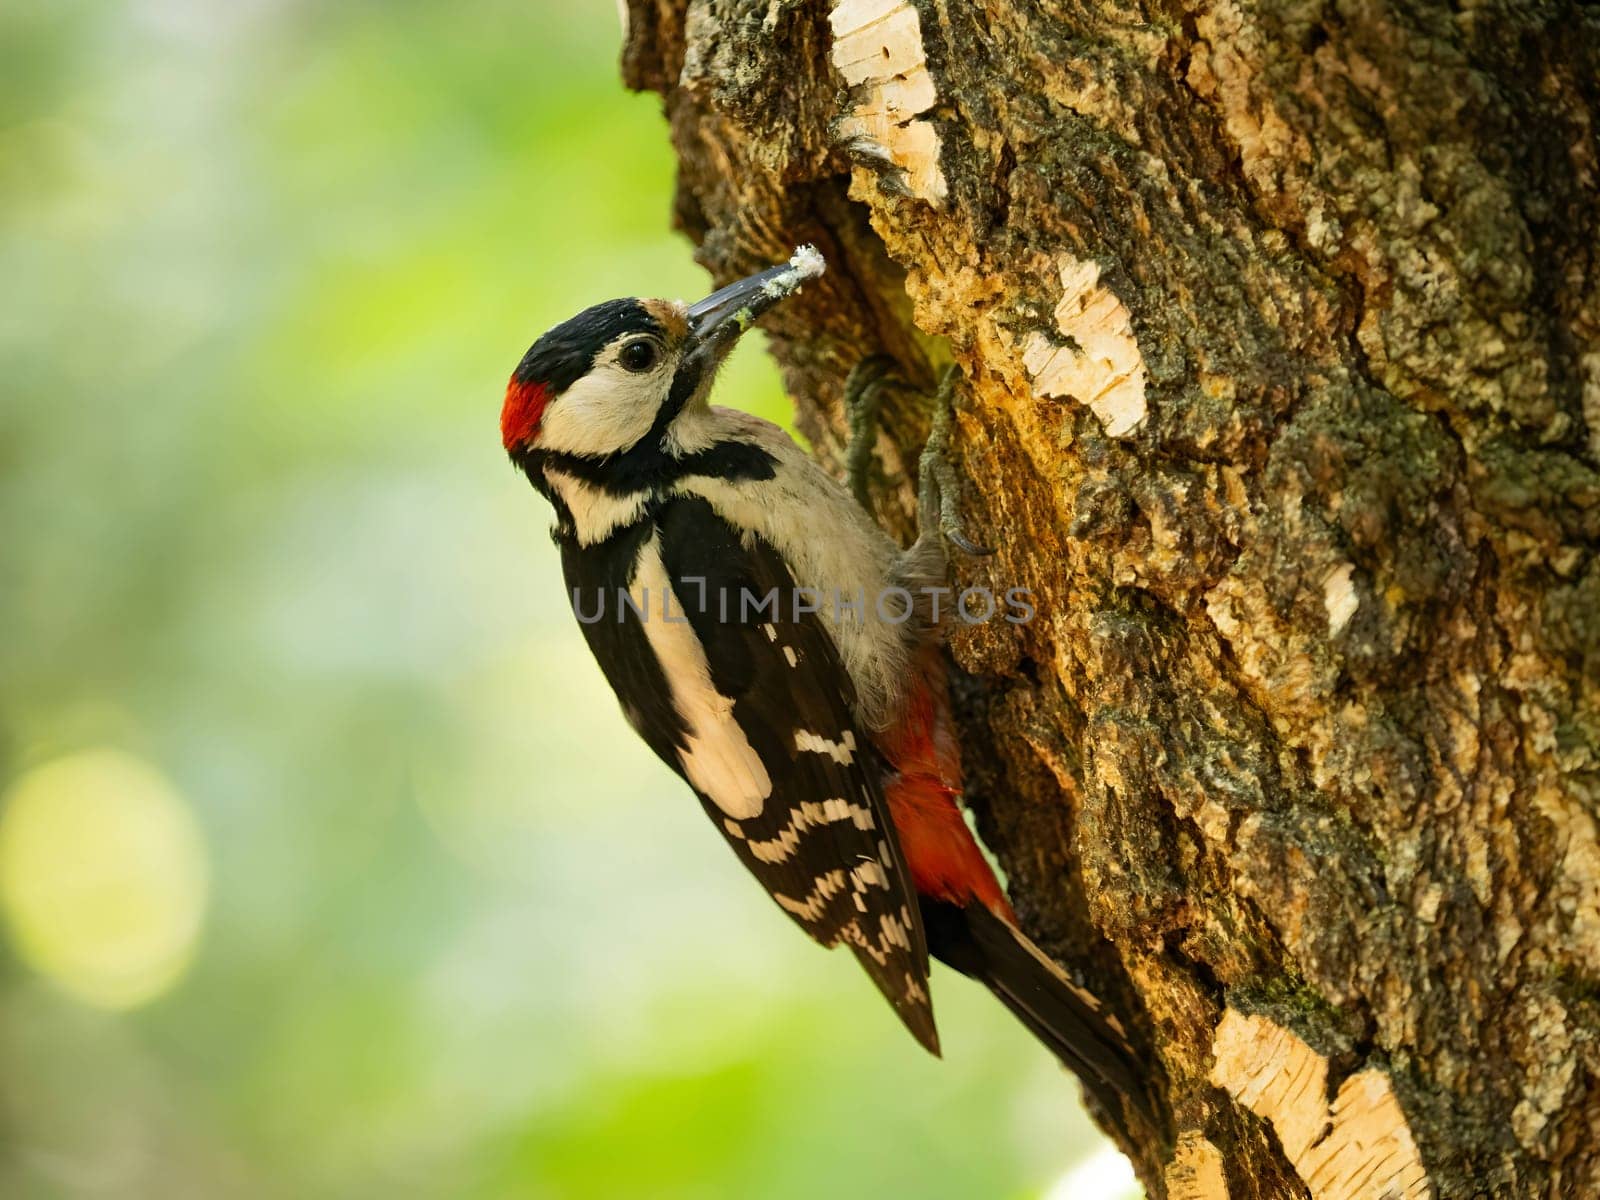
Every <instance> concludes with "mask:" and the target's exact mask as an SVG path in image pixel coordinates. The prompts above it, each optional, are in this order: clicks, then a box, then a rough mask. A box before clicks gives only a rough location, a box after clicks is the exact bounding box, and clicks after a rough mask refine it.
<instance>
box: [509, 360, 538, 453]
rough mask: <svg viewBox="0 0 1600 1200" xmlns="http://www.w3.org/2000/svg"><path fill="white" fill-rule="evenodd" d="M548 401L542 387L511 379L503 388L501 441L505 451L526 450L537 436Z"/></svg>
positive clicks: (514, 377) (515, 378)
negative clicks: (522, 448) (523, 448)
mask: <svg viewBox="0 0 1600 1200" xmlns="http://www.w3.org/2000/svg"><path fill="white" fill-rule="evenodd" d="M548 399H549V396H548V395H547V393H546V389H545V386H544V384H542V383H523V382H522V381H521V380H520V379H518V378H517V377H516V376H515V375H513V376H512V377H511V382H510V383H508V384H506V402H505V404H504V405H502V406H501V408H500V440H501V442H502V443H504V445H505V448H506V449H507V450H515V449H517V448H518V447H519V446H525V445H527V444H528V443H529V442H530V441H532V440H533V439H534V437H536V436H537V435H538V433H539V422H540V421H541V420H543V419H544V406H545V402H546V401H547V400H548Z"/></svg>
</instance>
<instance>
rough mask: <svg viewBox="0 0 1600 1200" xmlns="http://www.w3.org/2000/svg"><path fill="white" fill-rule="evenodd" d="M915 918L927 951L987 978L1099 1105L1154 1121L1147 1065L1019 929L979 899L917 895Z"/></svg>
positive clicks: (975, 976)
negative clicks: (966, 901) (960, 901)
mask: <svg viewBox="0 0 1600 1200" xmlns="http://www.w3.org/2000/svg"><path fill="white" fill-rule="evenodd" d="M922 920H923V925H924V927H925V928H926V930H927V934H928V949H929V950H930V951H931V952H932V954H933V955H934V957H935V958H937V959H939V960H940V961H941V962H943V963H945V964H946V965H947V966H950V967H952V968H954V969H955V970H957V971H960V972H961V973H962V974H963V975H966V976H969V977H970V978H973V979H976V980H978V981H979V982H980V983H982V984H984V985H985V986H987V987H988V988H989V990H990V991H992V992H993V993H994V994H995V996H996V997H997V998H998V999H999V1000H1000V1002H1001V1003H1002V1004H1004V1005H1005V1006H1006V1007H1007V1008H1009V1009H1010V1010H1011V1012H1012V1013H1013V1014H1014V1015H1015V1016H1016V1017H1017V1019H1018V1020H1020V1021H1021V1022H1022V1023H1023V1025H1025V1026H1026V1027H1027V1029H1028V1031H1029V1032H1030V1033H1032V1034H1033V1035H1034V1036H1035V1037H1036V1038H1038V1039H1039V1040H1040V1041H1041V1042H1043V1043H1044V1045H1046V1046H1047V1047H1049V1049H1050V1050H1051V1052H1052V1053H1054V1054H1055V1056H1056V1057H1057V1058H1059V1059H1060V1060H1061V1062H1062V1063H1063V1064H1064V1065H1065V1066H1067V1067H1069V1068H1071V1070H1072V1071H1073V1073H1074V1074H1076V1075H1077V1076H1078V1078H1079V1079H1081V1080H1082V1081H1083V1084H1084V1086H1085V1087H1086V1088H1088V1089H1089V1090H1090V1092H1091V1093H1093V1094H1094V1096H1095V1097H1096V1099H1098V1100H1099V1102H1100V1103H1101V1105H1102V1106H1104V1107H1105V1108H1106V1109H1107V1110H1109V1111H1110V1112H1111V1113H1113V1114H1120V1113H1121V1112H1122V1109H1123V1106H1124V1105H1125V1104H1126V1105H1130V1106H1132V1107H1133V1108H1134V1109H1135V1110H1137V1111H1138V1112H1140V1113H1141V1114H1143V1116H1144V1118H1145V1120H1146V1121H1147V1122H1150V1123H1153V1119H1152V1115H1151V1112H1150V1101H1149V1099H1148V1096H1149V1090H1148V1075H1149V1071H1148V1069H1147V1067H1146V1064H1145V1063H1144V1062H1143V1061H1142V1060H1141V1058H1140V1056H1139V1055H1138V1054H1137V1053H1136V1052H1135V1051H1134V1049H1133V1047H1132V1045H1131V1044H1130V1043H1129V1041H1128V1038H1127V1036H1126V1034H1125V1033H1124V1032H1123V1029H1122V1027H1121V1025H1120V1024H1119V1023H1118V1022H1117V1019H1116V1017H1114V1016H1112V1015H1111V1014H1109V1013H1107V1012H1105V1011H1104V1010H1103V1009H1102V1008H1101V1005H1100V1003H1099V1001H1098V1000H1096V999H1095V997H1094V996H1092V995H1091V994H1090V993H1088V992H1086V991H1085V990H1084V989H1083V988H1081V987H1079V986H1078V985H1077V984H1075V983H1073V982H1072V981H1071V980H1070V979H1068V978H1067V976H1066V974H1065V973H1064V972H1063V971H1062V970H1061V968H1060V967H1058V966H1056V964H1055V963H1053V962H1051V961H1050V959H1049V958H1048V957H1046V956H1045V954H1044V953H1043V951H1041V950H1040V949H1039V948H1038V947H1037V946H1035V945H1034V944H1033V943H1032V942H1031V941H1029V940H1028V938H1027V936H1026V935H1025V934H1023V933H1022V932H1021V931H1020V930H1018V929H1016V928H1015V927H1014V926H1012V925H1010V924H1008V923H1007V922H1006V921H1004V920H1002V919H1001V918H1000V917H998V916H996V915H995V914H994V913H993V912H991V911H989V909H987V908H985V907H984V906H983V905H981V904H972V905H967V906H965V907H961V906H957V905H954V904H948V903H945V902H943V901H939V900H930V899H929V898H927V897H923V898H922Z"/></svg>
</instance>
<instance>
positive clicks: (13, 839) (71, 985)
mask: <svg viewBox="0 0 1600 1200" xmlns="http://www.w3.org/2000/svg"><path fill="white" fill-rule="evenodd" d="M208 878H209V873H208V870H207V860H206V849H205V843H204V841H203V840H202V838H201V836H200V831H199V828H198V827H197V825H196V824H195V821H194V818H193V816H192V815H191V814H190V812H189V809H188V807H187V806H186V805H185V803H184V801H183V799H182V797H181V796H179V795H178V792H177V790H176V789H175V788H174V787H173V786H172V784H171V783H169V782H168V781H167V780H166V779H165V778H164V777H163V776H162V775H161V774H160V773H158V772H157V771H156V770H154V769H153V768H152V767H150V766H149V765H148V764H146V763H144V762H142V761H140V760H139V759H137V758H133V757H132V756H130V755H127V754H123V753H120V752H117V751H111V750H90V751H84V752H82V753H78V754H74V755H71V756H70V757H67V758H61V759H57V760H55V761H53V762H50V763H46V764H45V765H43V766H40V767H36V768H34V769H33V770H31V771H28V772H26V773H25V774H23V775H22V776H21V777H19V778H18V779H17V780H16V782H15V783H14V784H12V786H11V788H10V790H9V792H8V793H7V794H6V796H5V799H4V803H3V805H0V909H3V910H4V913H5V918H6V924H7V926H8V927H9V930H10V933H11V938H12V941H13V943H14V944H15V946H16V948H17V951H18V953H19V954H20V955H21V957H22V958H23V959H24V960H25V961H26V962H27V963H28V964H29V965H30V966H32V967H33V968H34V969H35V970H37V971H39V972H40V973H41V974H43V975H46V976H48V977H49V978H50V979H52V980H54V981H55V982H56V983H58V984H60V985H61V986H62V987H63V988H65V989H66V990H67V991H69V992H71V993H72V994H73V995H75V996H77V997H78V998H79V999H81V1000H84V1001H86V1002H88V1003H90V1004H93V1005H96V1006H98V1007H102V1008H116V1009H122V1008H133V1007H135V1006H137V1005H140V1004H145V1003H148V1002H149V1001H151V1000H154V999H155V998H156V997H158V996H160V995H161V994H162V993H164V992H166V991H167V990H168V989H169V988H171V987H172V985H173V984H174V983H176V982H177V980H178V978H179V977H180V976H181V975H182V974H183V972H184V969H185V968H186V967H187V966H188V964H189V961H190V960H191V958H192V957H193V956H194V949H195V943H196V941H197V939H198V937H199V934H200V927H201V924H202V922H203V920H204V917H205V908H206V895H207V891H208Z"/></svg>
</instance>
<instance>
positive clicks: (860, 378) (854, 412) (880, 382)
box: [844, 354, 907, 512]
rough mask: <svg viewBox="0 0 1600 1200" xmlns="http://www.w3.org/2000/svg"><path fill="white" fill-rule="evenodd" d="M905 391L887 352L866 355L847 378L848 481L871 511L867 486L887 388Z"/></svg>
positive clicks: (846, 448) (846, 478) (904, 385)
mask: <svg viewBox="0 0 1600 1200" xmlns="http://www.w3.org/2000/svg"><path fill="white" fill-rule="evenodd" d="M896 389H899V390H906V389H907V384H906V382H905V380H903V379H901V378H900V376H898V375H897V374H895V370H894V359H892V358H890V357H889V356H888V355H886V354H873V355H870V356H868V357H867V358H863V359H862V360H861V361H860V362H858V363H857V364H856V365H855V367H854V368H853V369H852V370H851V372H850V375H849V377H848V378H846V379H845V381H844V415H845V421H846V422H847V423H848V425H849V428H850V443H849V445H848V446H846V447H845V453H844V467H845V480H846V482H848V483H849V485H850V494H851V495H852V496H854V497H855V498H856V503H857V504H859V505H861V507H862V508H864V509H866V510H867V511H868V512H871V511H872V495H871V491H870V489H869V487H868V482H869V477H870V475H871V473H872V448H873V446H874V445H876V444H877V441H878V417H879V414H880V413H881V412H882V411H883V394H884V392H885V391H893V390H896Z"/></svg>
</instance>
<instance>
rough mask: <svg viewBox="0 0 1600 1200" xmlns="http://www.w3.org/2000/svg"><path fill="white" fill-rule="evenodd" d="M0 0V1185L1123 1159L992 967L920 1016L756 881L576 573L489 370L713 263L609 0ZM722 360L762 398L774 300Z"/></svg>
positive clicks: (767, 405) (1029, 1168) (942, 1167)
mask: <svg viewBox="0 0 1600 1200" xmlns="http://www.w3.org/2000/svg"><path fill="white" fill-rule="evenodd" d="M0 35H3V36H0V279H3V281H4V289H5V297H6V299H5V303H4V305H3V307H0V365H3V375H0V379H3V381H4V382H3V385H0V386H3V396H4V400H3V408H0V538H3V551H0V621H3V629H4V637H3V639H0V785H3V787H4V795H3V797H0V806H3V807H0V910H3V914H4V918H5V931H6V939H5V949H4V953H3V956H0V1196H3V1197H6V1198H7V1200H23V1198H31V1197H57V1196H61V1197H145V1196H150V1197H188V1196H206V1197H212V1196H216V1197H221V1196H227V1197H254V1196H263V1197H266V1196H270V1197H360V1196H380V1195H381V1196H385V1197H401V1196H419V1197H435V1196H437V1197H496V1198H498V1197H521V1196H527V1197H574V1198H580V1197H605V1198H611V1197H685V1198H687V1197H721V1196H741V1197H745V1196H748V1197H779V1198H782V1197H810V1196H816V1195H828V1196H841V1197H858V1196H859V1197H867V1196H885V1195H889V1196H916V1197H934V1198H937V1197H1013V1196H1015V1197H1042V1196H1051V1197H1056V1198H1064V1197H1067V1196H1074V1197H1093V1196H1100V1195H1107V1196H1109V1195H1117V1194H1121V1193H1123V1192H1124V1191H1126V1190H1127V1189H1126V1185H1125V1184H1122V1183H1119V1182H1118V1180H1120V1179H1124V1178H1125V1177H1126V1176H1125V1168H1122V1167H1121V1166H1120V1160H1117V1159H1116V1158H1115V1157H1114V1156H1109V1155H1107V1154H1106V1153H1105V1152H1104V1150H1103V1145H1104V1144H1103V1143H1102V1142H1101V1141H1100V1140H1099V1139H1098V1137H1097V1135H1096V1134H1095V1133H1094V1132H1093V1131H1092V1130H1091V1129H1090V1127H1089V1126H1088V1124H1087V1122H1086V1120H1085V1119H1084V1117H1083V1116H1082V1113H1081V1110H1080V1107H1079V1101H1078V1089H1077V1086H1076V1084H1075V1083H1074V1082H1072V1081H1071V1080H1070V1079H1069V1078H1067V1077H1065V1076H1064V1075H1062V1074H1061V1073H1060V1072H1059V1071H1058V1070H1057V1069H1056V1067H1055V1066H1054V1065H1053V1063H1052V1062H1051V1061H1050V1060H1049V1058H1048V1056H1047V1055H1046V1054H1045V1053H1044V1052H1043V1051H1042V1050H1040V1049H1039V1048H1038V1047H1036V1046H1035V1045H1034V1044H1033V1043H1031V1042H1030V1041H1029V1039H1028V1038H1027V1037H1026V1036H1025V1035H1024V1034H1023V1033H1022V1032H1021V1030H1020V1029H1019V1028H1017V1027H1016V1026H1014V1025H1013V1023H1012V1022H1011V1020H1010V1018H1009V1017H1007V1015H1006V1014H1005V1013H1004V1012H1003V1011H1002V1010H1001V1009H1000V1008H999V1006H998V1005H996V1004H994V1003H993V1002H992V1001H991V1000H990V999H989V998H988V997H987V996H986V995H984V994H982V993H980V992H977V991H975V990H974V989H973V988H972V987H971V986H969V985H968V984H967V983H966V981H965V980H961V979H959V978H958V977H956V976H953V975H951V974H950V973H948V972H943V971H941V972H940V974H939V975H938V977H937V978H936V980H935V988H936V995H937V998H938V1002H939V1011H940V1016H941V1025H942V1028H943V1031H944V1040H945V1045H946V1056H947V1057H946V1060H945V1061H944V1062H943V1063H940V1062H937V1061H935V1060H933V1059H931V1058H929V1057H927V1056H926V1055H924V1054H923V1053H922V1052H921V1051H920V1050H919V1049H918V1048H917V1047H916V1045H915V1044H914V1043H913V1042H912V1040H911V1039H910V1037H908V1036H907V1035H906V1034H905V1033H904V1032H903V1031H902V1030H901V1029H900V1028H899V1027H898V1025H897V1023H896V1021H895V1019H894V1017H893V1016H892V1014H891V1012H890V1010H889V1008H888V1007H887V1006H886V1005H884V1004H883V1003H882V1001H881V1000H880V999H879V998H878V996H877V994H876V992H875V991H874V990H873V989H872V988H871V986H870V985H869V984H868V983H867V980H866V978H865V977H864V976H863V975H862V974H861V972H860V970H859V969H858V968H857V967H856V965H855V963H854V961H853V960H852V959H851V958H850V957H849V956H848V955H845V954H827V953H824V952H823V951H821V950H818V949H816V948H815V947H813V946H811V945H810V944H809V943H808V942H806V940H805V939H804V938H803V937H801V936H800V935H799V934H798V933H797V932H796V931H795V930H794V929H793V927H792V926H791V924H790V923H789V922H788V921H787V920H786V919H785V918H784V916H783V915H782V914H781V913H780V912H779V911H778V909H777V908H776V907H775V906H774V905H772V904H771V903H770V902H768V901H767V900H765V899H764V898H763V897H762V896H761V894H760V892H759V889H758V888H757V886H756V885H755V884H754V883H753V882H752V881H751V880H749V879H748V878H747V877H746V876H745V875H744V874H743V872H742V871H741V869H740V868H739V867H738V865H737V864H736V862H735V861H734V859H733V857H732V856H731V855H730V854H728V853H727V850H726V848H725V847H724V846H723V845H722V843H721V840H720V839H719V838H717V837H715V836H714V835H713V834H712V832H711V831H710V830H709V829H708V828H706V827H705V818H704V816H703V814H701V812H700V811H699V808H698V805H696V804H695V803H694V802H693V800H692V799H691V798H690V796H689V795H688V794H687V792H686V791H685V790H684V789H683V787H682V785H681V784H680V783H678V781H677V780H676V779H675V778H674V777H673V776H671V775H670V774H669V773H668V772H667V771H666V770H665V769H664V768H662V767H661V766H659V765H658V764H657V763H656V762H655V761H654V760H653V759H652V758H650V757H649V755H648V753H647V752H646V751H645V750H644V749H643V748H642V747H641V746H640V745H638V744H637V743H636V741H635V739H634V738H633V736H632V734H631V733H630V732H629V731H628V730H627V728H626V726H625V725H624V723H623V721H622V720H621V718H620V715H619V713H618V711H617V707H616V704H615V703H614V701H613V700H612V698H611V696H610V694H609V693H608V692H607V691H606V690H605V688H604V685H603V683H602V681H601V680H600V677H599V673H598V671H597V670H596V669H595V668H594V666H593V665H592V663H591V662H590V661H589V659H588V656H587V653H586V651H585V650H584V648H583V646H582V644H581V641H580V638H579V636H578V633H577V628H576V626H575V624H574V623H573V621H572V619H571V617H570V614H569V613H568V612H567V611H566V609H565V606H564V601H563V595H562V589H561V587H560V584H559V579H558V572H557V565H556V561H555V554H554V549H553V547H552V546H551V544H550V542H549V539H548V537H547V535H546V532H545V530H546V527H547V524H548V514H547V512H546V511H545V509H544V506H543V503H542V501H540V500H539V499H538V497H537V496H535V495H534V494H533V493H532V492H531V491H530V489H529V488H528V487H527V486H526V484H525V483H524V482H523V481H521V480H520V479H519V478H518V476H517V475H516V474H515V473H514V472H513V470H512V469H511V468H510V467H509V466H508V465H507V463H506V462H505V459H504V456H503V454H502V452H501V450H500V446H499V439H498V431H497V419H498V412H499V405H500V398H501V393H502V391H503V387H504V381H505V378H506V376H507V375H508V373H509V371H510V369H511V367H512V366H513V365H514V364H515V362H516V360H517V359H518V357H519V356H520V354H521V352H522V351H523V349H524V348H525V347H526V345H527V344H528V343H529V342H530V341H531V340H532V339H533V338H534V336H536V335H537V334H538V333H539V332H540V331H541V330H542V329H543V328H545V327H546V326H548V325H550V324H552V323H553V322H555V321H557V320H559V319H561V318H563V317H565V316H567V315H570V313H571V312H573V311H575V310H576V309H578V308H580V307H582V306H584V305H586V304H589V303H591V302H593V301H595V300H599V299H603V298H607V297H609V296H612V295H624V294H629V293H634V292H647V293H654V294H665V295H683V296H692V295H694V294H697V293H699V292H701V291H703V290H704V289H705V288H706V286H707V282H708V281H707V280H706V279H705V278H704V276H703V274H702V273H701V272H700V271H699V270H698V269H696V268H695V267H694V265H693V262H692V259H691V256H690V250H689V247H688V245H687V244H686V243H685V242H683V241H682V240H681V239H680V238H677V237H675V236H674V235H672V234H670V233H669V232H668V230H667V224H668V211H669V199H670V189H671V176H672V160H671V154H670V151H669V148H668V145H667V138H666V130H665V126H664V123H663V121H662V119H661V117H660V115H659V112H658V108H657V103H656V100H655V99H654V98H651V97H639V96H632V95H629V94H627V93H626V92H624V91H623V89H622V87H621V85H620V84H619V83H618V81H617V76H616V68H615V57H616V51H617V43H618V31H617V19H616V15H615V13H614V11H613V9H612V7H611V6H610V5H609V4H606V5H595V6H590V7H578V6H573V5H567V4H561V3H555V2H548V0H546V2H536V0H456V2H455V3H451V4H422V3H413V2H397V0H386V2H384V3H377V2H368V3H354V2H347V3H320V4H317V3H310V2H301V3H297V2H292V0H140V2H123V3H111V2H104V0H102V2H99V3H84V2H82V0H48V2H34V0H27V2H23V3H21V4H19V3H18V2H17V0H0ZM721 394H722V396H723V398H724V399H725V400H726V399H727V398H729V397H736V398H737V399H738V400H739V401H744V402H751V403H753V404H754V405H755V406H756V407H758V408H759V409H760V410H761V411H762V412H764V413H766V414H767V415H770V416H773V417H774V418H776V419H780V420H782V419H784V418H785V416H786V415H787V413H788V402H787V400H786V399H785V397H784V396H783V393H782V390H781V386H780V384H779V383H778V380H777V377H776V374H775V373H774V371H773V370H772V368H771V366H770V364H769V363H768V362H767V360H766V359H765V357H764V356H763V355H762V354H761V353H760V350H759V347H758V346H757V345H756V344H755V343H754V342H752V344H751V345H749V346H747V347H746V348H745V349H744V350H743V351H741V353H740V354H739V356H738V357H737V359H736V362H735V365H734V367H733V369H732V371H731V372H730V377H729V378H728V380H727V382H726V384H725V386H724V389H723V391H722V393H721ZM1086 1158H1087V1159H1088V1165H1087V1166H1078V1167H1076V1168H1075V1164H1081V1163H1082V1162H1083V1161H1084V1160H1085V1159H1086ZM1075 1169H1076V1170H1077V1174H1074V1173H1073V1172H1074V1170H1075Z"/></svg>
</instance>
